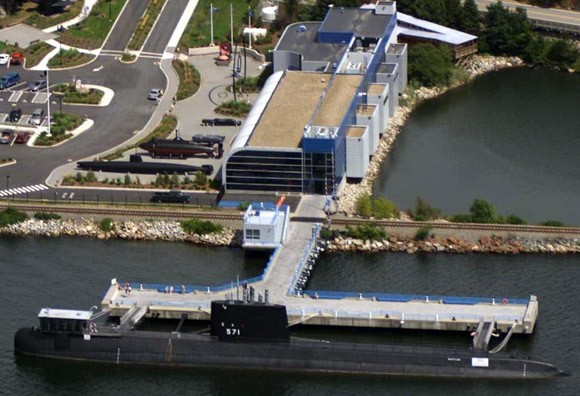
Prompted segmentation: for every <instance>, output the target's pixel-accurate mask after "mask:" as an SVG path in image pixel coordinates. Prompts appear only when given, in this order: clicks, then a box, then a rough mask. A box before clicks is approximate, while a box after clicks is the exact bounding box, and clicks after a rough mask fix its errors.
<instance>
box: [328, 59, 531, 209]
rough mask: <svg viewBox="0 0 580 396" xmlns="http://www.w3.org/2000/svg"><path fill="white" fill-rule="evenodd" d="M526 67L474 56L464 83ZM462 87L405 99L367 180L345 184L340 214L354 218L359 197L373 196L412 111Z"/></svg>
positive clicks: (422, 92)
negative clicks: (424, 102) (376, 181)
mask: <svg viewBox="0 0 580 396" xmlns="http://www.w3.org/2000/svg"><path fill="white" fill-rule="evenodd" d="M523 65H524V61H522V60H521V59H520V58H517V57H497V56H486V55H475V56H473V57H472V58H471V59H470V60H469V61H468V62H467V64H466V65H464V66H463V68H464V69H465V70H466V71H467V74H468V78H467V80H466V81H465V82H464V83H467V82H469V81H471V80H473V79H474V78H475V77H477V76H479V75H482V74H484V73H488V72H490V71H495V70H500V69H506V68H510V67H520V66H523ZM459 85H462V84H457V85H455V86H451V87H434V88H426V87H421V88H419V89H417V90H415V91H414V92H412V93H411V94H410V95H407V94H405V95H403V98H404V99H405V100H406V101H407V104H406V105H405V106H399V108H398V109H397V111H396V113H395V115H394V116H393V118H392V119H390V120H389V126H388V127H387V129H386V130H385V133H383V136H382V138H381V140H380V141H379V146H378V148H377V151H376V153H375V155H374V156H373V158H372V160H371V162H370V163H369V167H368V170H367V173H366V174H365V177H364V178H363V179H362V180H361V182H360V183H356V184H355V183H351V184H346V186H345V187H344V189H343V190H342V192H341V194H340V200H339V208H338V209H339V210H340V211H342V212H344V213H346V214H347V215H354V214H355V213H356V201H357V199H358V197H360V196H361V195H363V194H372V188H373V182H374V180H375V179H376V178H377V176H378V175H379V172H380V168H381V164H382V163H383V161H384V159H385V158H386V156H387V155H388V154H389V152H390V151H391V149H392V147H393V144H394V143H395V139H396V138H397V135H398V134H399V132H400V131H401V129H402V127H403V125H405V122H406V121H407V118H408V117H409V115H410V114H411V112H412V111H413V109H414V108H415V107H416V106H417V104H419V103H420V102H422V101H423V100H427V99H431V98H434V97H436V96H439V95H441V94H442V93H444V92H446V91H448V90H449V89H452V88H455V87H456V86H459Z"/></svg>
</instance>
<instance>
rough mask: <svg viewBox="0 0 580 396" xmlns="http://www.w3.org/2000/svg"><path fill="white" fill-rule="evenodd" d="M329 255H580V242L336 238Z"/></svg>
mask: <svg viewBox="0 0 580 396" xmlns="http://www.w3.org/2000/svg"><path fill="white" fill-rule="evenodd" d="M327 251H328V252H368V253H375V252H384V251H389V252H401V253H409V254H413V253H419V252H423V253H492V254H520V253H547V254H575V253H580V240H578V239H574V240H569V239H553V240H533V239H522V238H504V237H501V236H491V237H488V236H483V237H481V238H479V240H478V241H476V242H470V241H467V240H465V239H461V238H456V237H454V236H451V237H449V238H445V239H428V240H425V241H417V240H414V239H411V238H403V237H397V236H390V237H388V238H385V239H383V240H380V241H370V240H363V239H353V238H345V237H337V238H334V239H331V240H330V241H329V242H328V245H327Z"/></svg>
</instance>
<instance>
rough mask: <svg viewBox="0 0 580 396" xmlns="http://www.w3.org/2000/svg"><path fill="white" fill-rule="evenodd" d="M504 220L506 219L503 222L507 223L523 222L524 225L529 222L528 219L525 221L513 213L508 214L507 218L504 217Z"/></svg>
mask: <svg viewBox="0 0 580 396" xmlns="http://www.w3.org/2000/svg"><path fill="white" fill-rule="evenodd" d="M502 220H504V221H503V222H504V223H505V224H522V225H523V224H528V222H527V221H525V220H524V219H522V218H521V217H519V216H516V215H514V214H511V215H509V216H507V217H506V218H505V219H502Z"/></svg>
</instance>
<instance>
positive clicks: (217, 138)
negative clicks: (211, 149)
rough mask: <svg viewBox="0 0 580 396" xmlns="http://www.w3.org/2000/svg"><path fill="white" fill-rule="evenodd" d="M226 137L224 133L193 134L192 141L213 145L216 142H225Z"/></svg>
mask: <svg viewBox="0 0 580 396" xmlns="http://www.w3.org/2000/svg"><path fill="white" fill-rule="evenodd" d="M225 138H226V137H225V136H222V135H203V134H197V135H193V138H191V141H192V142H194V143H197V144H201V145H204V146H213V145H214V144H223V142H224V139H225Z"/></svg>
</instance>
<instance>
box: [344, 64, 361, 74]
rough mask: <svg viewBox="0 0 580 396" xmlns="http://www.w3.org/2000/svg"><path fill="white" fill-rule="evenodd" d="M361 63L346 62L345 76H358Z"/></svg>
mask: <svg viewBox="0 0 580 396" xmlns="http://www.w3.org/2000/svg"><path fill="white" fill-rule="evenodd" d="M360 69H361V62H357V63H354V62H348V64H347V65H346V70H345V72H346V74H360Z"/></svg>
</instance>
